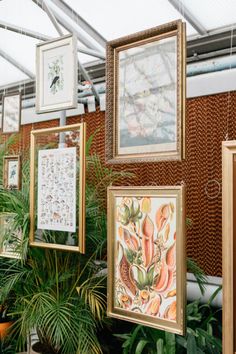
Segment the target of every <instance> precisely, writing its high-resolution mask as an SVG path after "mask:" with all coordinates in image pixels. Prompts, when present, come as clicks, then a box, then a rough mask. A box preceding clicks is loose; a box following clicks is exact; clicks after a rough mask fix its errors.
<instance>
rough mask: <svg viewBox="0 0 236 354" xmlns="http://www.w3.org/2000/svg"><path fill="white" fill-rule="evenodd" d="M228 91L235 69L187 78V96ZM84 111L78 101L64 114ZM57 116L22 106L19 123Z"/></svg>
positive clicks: (233, 88) (235, 79) (234, 80)
mask: <svg viewBox="0 0 236 354" xmlns="http://www.w3.org/2000/svg"><path fill="white" fill-rule="evenodd" d="M229 91H236V69H229V70H224V71H218V72H213V73H208V74H202V75H197V76H191V77H188V78H187V98H193V97H200V96H208V95H215V94H218V93H223V92H229ZM103 95H104V97H103ZM100 97H102V98H103V100H102V102H101V107H100V110H101V111H103V110H105V94H101V95H100ZM84 99H86V98H84ZM87 99H88V98H87ZM30 103H31V102H30ZM0 112H1V107H0ZM84 112H85V111H84V105H83V104H82V103H79V104H78V108H77V109H70V110H67V111H66V116H67V117H72V116H75V115H80V114H84ZM59 116H60V112H51V113H45V114H40V115H39V114H36V113H35V107H33V108H24V109H22V118H21V124H22V125H25V124H31V123H39V122H45V121H49V120H53V119H59ZM0 118H1V113H0ZM0 127H1V119H0Z"/></svg>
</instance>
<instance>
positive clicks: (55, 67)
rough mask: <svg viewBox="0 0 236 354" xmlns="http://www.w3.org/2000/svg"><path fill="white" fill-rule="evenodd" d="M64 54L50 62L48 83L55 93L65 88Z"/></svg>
mask: <svg viewBox="0 0 236 354" xmlns="http://www.w3.org/2000/svg"><path fill="white" fill-rule="evenodd" d="M63 69H64V67H63V56H62V55H60V56H59V57H57V58H56V59H55V60H53V61H52V62H51V63H49V64H48V84H49V88H50V91H51V93H52V94H53V95H55V94H56V93H57V92H58V91H61V90H63V88H64V72H63V71H64V70H63Z"/></svg>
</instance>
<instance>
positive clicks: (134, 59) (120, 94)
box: [106, 20, 186, 163]
mask: <svg viewBox="0 0 236 354" xmlns="http://www.w3.org/2000/svg"><path fill="white" fill-rule="evenodd" d="M106 65H107V66H106V77H107V88H106V92H107V104H106V161H107V162H108V163H137V162H156V161H163V160H182V159H183V158H185V99H186V29H185V23H183V22H182V21H181V20H178V21H173V22H170V23H167V24H164V25H161V26H158V27H154V28H151V29H148V30H145V31H142V32H138V33H135V34H132V35H129V36H126V37H122V38H119V39H116V40H113V41H110V42H108V43H107V64H106Z"/></svg>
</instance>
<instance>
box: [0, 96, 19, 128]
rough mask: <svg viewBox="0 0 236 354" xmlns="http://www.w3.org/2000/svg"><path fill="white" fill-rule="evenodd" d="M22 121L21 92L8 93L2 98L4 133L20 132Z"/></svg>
mask: <svg viewBox="0 0 236 354" xmlns="http://www.w3.org/2000/svg"><path fill="white" fill-rule="evenodd" d="M20 121H21V94H20V93H15V94H8V95H4V96H3V100H2V133H3V134H10V133H18V132H19V131H20Z"/></svg>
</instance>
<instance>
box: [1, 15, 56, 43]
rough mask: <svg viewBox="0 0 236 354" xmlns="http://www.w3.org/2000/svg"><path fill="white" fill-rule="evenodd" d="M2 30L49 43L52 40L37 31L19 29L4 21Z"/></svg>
mask: <svg viewBox="0 0 236 354" xmlns="http://www.w3.org/2000/svg"><path fill="white" fill-rule="evenodd" d="M0 28H3V29H5V30H8V31H11V32H15V33H18V34H21V35H25V36H27V37H31V38H35V39H38V40H40V41H47V40H50V39H52V37H50V36H47V35H46V34H42V33H39V32H35V31H32V30H29V29H26V28H23V27H19V26H16V25H13V24H11V23H9V22H5V21H2V20H0Z"/></svg>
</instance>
